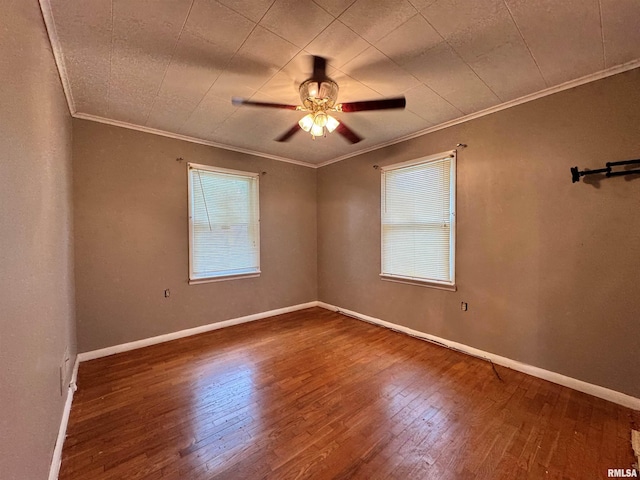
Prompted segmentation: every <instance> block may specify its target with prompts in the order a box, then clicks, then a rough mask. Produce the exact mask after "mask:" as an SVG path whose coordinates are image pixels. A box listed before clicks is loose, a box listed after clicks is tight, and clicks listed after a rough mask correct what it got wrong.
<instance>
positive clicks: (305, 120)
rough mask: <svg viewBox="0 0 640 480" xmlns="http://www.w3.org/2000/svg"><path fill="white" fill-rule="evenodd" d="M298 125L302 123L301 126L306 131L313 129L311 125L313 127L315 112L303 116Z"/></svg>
mask: <svg viewBox="0 0 640 480" xmlns="http://www.w3.org/2000/svg"><path fill="white" fill-rule="evenodd" d="M298 125H300V128H301V129H302V130H304V131H305V132H308V131H309V130H311V127H313V114H311V113H309V114H308V115H305V116H304V117H302V118H301V119H300V121H299V122H298Z"/></svg>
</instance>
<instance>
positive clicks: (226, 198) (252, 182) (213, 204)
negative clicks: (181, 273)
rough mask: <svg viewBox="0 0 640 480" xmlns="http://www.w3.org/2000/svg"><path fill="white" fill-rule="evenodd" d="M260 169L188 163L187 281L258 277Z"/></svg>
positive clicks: (197, 281) (198, 281) (199, 281)
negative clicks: (252, 170)
mask: <svg viewBox="0 0 640 480" xmlns="http://www.w3.org/2000/svg"><path fill="white" fill-rule="evenodd" d="M259 274H260V215H259V205H258V174H257V173H247V172H238V171H235V170H226V169H223V168H215V167H209V166H205V165H195V164H192V163H190V164H189V283H201V282H206V281H214V280H223V279H232V278H240V277H247V276H258V275H259Z"/></svg>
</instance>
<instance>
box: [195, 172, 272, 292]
mask: <svg viewBox="0 0 640 480" xmlns="http://www.w3.org/2000/svg"><path fill="white" fill-rule="evenodd" d="M191 170H206V171H209V172H215V173H222V174H228V175H235V176H241V177H248V178H249V177H251V178H254V179H255V180H256V184H255V185H256V192H255V194H256V197H257V213H258V218H257V222H258V235H257V236H256V251H257V254H258V266H257V270H252V271H250V272H246V273H228V274H225V275H216V276H212V277H202V278H194V276H193V240H194V238H193V236H194V235H193V187H192V185H191V183H192V182H191V173H190V172H191ZM187 192H188V197H187V200H188V204H189V219H188V220H189V224H188V228H189V275H188V279H189V285H199V284H201V283H211V282H223V281H227V280H238V279H242V278H255V277H259V276H260V274H261V273H262V271H261V270H260V174H259V173H255V172H244V171H241V170H232V169H229V168H221V167H215V166H211V165H202V164H198V163H191V162H189V163H187Z"/></svg>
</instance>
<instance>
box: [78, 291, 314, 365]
mask: <svg viewBox="0 0 640 480" xmlns="http://www.w3.org/2000/svg"><path fill="white" fill-rule="evenodd" d="M317 306H318V302H317V301H313V302H308V303H301V304H299V305H293V306H290V307H284V308H278V309H276V310H269V311H268V312H260V313H254V314H253V315H247V316H244V317H238V318H232V319H230V320H224V321H222V322H216V323H210V324H208V325H202V326H201V327H194V328H188V329H186V330H180V331H178V332H173V333H167V334H165V335H158V336H157V337H151V338H145V339H142V340H136V341H135V342H129V343H122V344H120V345H114V346H113V347H107V348H101V349H99V350H92V351H90V352H84V353H79V354H78V359H79V360H80V361H81V362H86V361H87V360H94V359H96V358H101V357H107V356H109V355H114V354H116V353H121V352H127V351H129V350H135V349H137V348H142V347H148V346H149V345H156V344H158V343H164V342H169V341H171V340H176V339H178V338H184V337H190V336H192V335H197V334H199V333H205V332H210V331H212V330H218V329H219V328H225V327H230V326H232V325H238V324H240V323H247V322H253V321H254V320H260V319H263V318H267V317H273V316H275V315H282V314H283V313H289V312H295V311H297V310H304V309H305V308H311V307H317Z"/></svg>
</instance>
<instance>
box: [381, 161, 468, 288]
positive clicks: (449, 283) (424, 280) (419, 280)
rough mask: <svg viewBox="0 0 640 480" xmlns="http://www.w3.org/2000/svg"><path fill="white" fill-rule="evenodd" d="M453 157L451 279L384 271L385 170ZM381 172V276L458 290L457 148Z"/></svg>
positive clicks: (450, 180)
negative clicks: (407, 275)
mask: <svg viewBox="0 0 640 480" xmlns="http://www.w3.org/2000/svg"><path fill="white" fill-rule="evenodd" d="M446 158H451V164H450V172H449V182H450V189H449V195H450V197H449V202H450V236H449V275H450V281H441V280H437V279H427V278H421V277H406V276H402V275H395V274H393V273H388V272H387V273H385V272H382V270H383V266H384V230H383V228H384V227H383V225H384V224H383V222H384V211H385V210H384V209H385V201H386V192H385V172H389V171H392V170H397V169H401V168H405V167H412V166H416V165H420V164H427V163H432V162H437V161H440V160H444V159H446ZM380 171H381V172H380V173H381V182H380V183H381V203H380V270H381V273H380V278H381V279H382V280H387V281H392V282H400V283H408V284H411V285H420V286H424V287H431V288H437V289H441V290H449V291H456V288H457V287H456V277H455V271H456V268H455V265H456V255H455V253H456V150H451V151H447V152H441V153H437V154H435V155H429V156H426V157H421V158H418V159H414V160H409V161H407V162H401V163H395V164H393V165H388V166H385V167H381V168H380Z"/></svg>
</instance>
